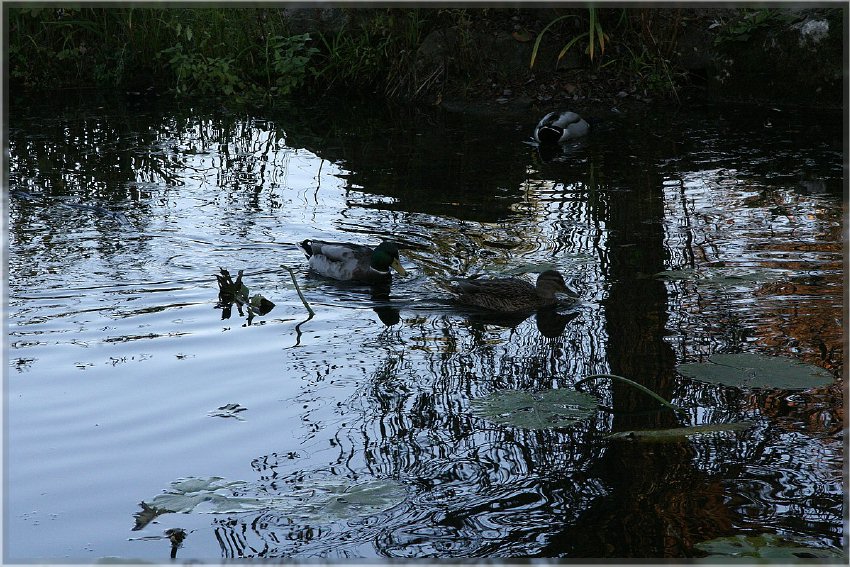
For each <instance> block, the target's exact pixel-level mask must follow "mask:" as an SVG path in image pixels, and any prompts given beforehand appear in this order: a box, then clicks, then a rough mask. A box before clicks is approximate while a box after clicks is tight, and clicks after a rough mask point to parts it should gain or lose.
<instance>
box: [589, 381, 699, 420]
mask: <svg viewBox="0 0 850 567" xmlns="http://www.w3.org/2000/svg"><path fill="white" fill-rule="evenodd" d="M596 378H610V379H611V380H619V381H620V382H623V383H625V384H628V385H630V386H632V387H634V388H636V389H638V390H640V391H641V392H643V393H644V394H646V395H647V396H649V397H651V398H653V399H655V400H656V401H658V403H660V404H661V405H662V406H664V407H666V408H668V409H670V410H672V411H673V412H675V413H676V414H679V415H685V410H683V409H682V408H680V407H679V406H676V405H673V404H671V403H670V402H668V401H667V400H665V399H664V398H662V397H661V396H659V395H658V394H656V393H655V392H653V391H652V390H650V389H649V388H647V387H646V386H644V385H642V384H638V383H637V382H635V381H634V380H629V379H628V378H623V377H622V376H617V375H616V374H591V375H590V376H585V377H584V378H582V379H581V380H579V381H578V382H576V385H575V388H576V390H578V389H579V386H580V385H581V384H584V383H585V382H589V381H590V380H593V379H596Z"/></svg>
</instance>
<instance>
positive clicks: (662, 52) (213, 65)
mask: <svg viewBox="0 0 850 567" xmlns="http://www.w3.org/2000/svg"><path fill="white" fill-rule="evenodd" d="M301 11H302V12H311V13H312V12H331V13H332V14H331V15H330V16H328V17H327V18H326V19H325V20H322V19H321V18H315V21H314V19H311V18H310V17H308V16H309V14H307V15H305V14H303V13H302V14H301V15H300V16H299V15H298V14H297V12H298V9H296V8H292V7H277V6H275V7H272V6H270V5H258V6H251V7H221V6H213V7H199V8H195V7H192V8H183V7H180V8H172V7H166V8H163V7H159V6H156V7H154V6H153V5H147V6H144V5H142V6H140V5H132V4H128V5H116V6H90V7H81V6H78V7H71V6H66V7H58V8H57V7H53V6H49V7H48V6H44V5H37V4H33V5H28V6H18V7H10V8H8V10H7V25H8V36H7V37H8V38H9V50H8V56H9V59H8V62H9V63H8V70H9V79H10V86H12V87H13V88H55V87H61V88H65V87H93V86H94V87H101V88H104V87H105V88H120V89H125V90H128V91H131V92H143V91H145V90H148V89H153V88H156V89H157V90H158V91H163V92H170V93H176V94H200V95H220V96H227V97H232V98H233V99H236V100H244V101H256V100H262V99H266V98H268V97H279V96H288V95H292V94H293V93H297V92H302V91H304V90H309V91H313V92H326V91H328V90H341V89H349V90H350V89H355V90H360V91H364V92H379V93H382V94H384V95H387V96H398V97H402V98H416V97H417V96H420V95H422V94H423V93H427V92H428V90H429V89H430V88H431V87H432V86H433V84H434V83H435V82H450V83H453V84H457V85H460V87H461V88H462V89H466V90H467V91H471V90H473V89H478V93H479V94H480V90H481V88H482V87H481V85H482V84H484V83H485V82H486V81H484V80H483V79H485V78H488V77H490V76H491V75H493V73H494V72H495V73H496V74H498V73H499V72H506V71H500V70H499V69H498V67H500V66H496V67H497V68H496V69H495V71H494V70H493V69H490V68H485V67H488V66H487V65H485V64H484V63H482V59H481V53H483V52H487V51H489V50H490V45H489V43H488V40H486V38H487V37H488V36H489V37H492V36H493V35H494V33H500V34H502V35H504V36H505V37H507V38H508V40H509V41H515V42H516V43H517V44H523V45H524V46H525V48H526V51H528V54H525V52H522V51H517V53H521V55H520V56H519V58H520V59H522V62H521V64H519V65H516V66H515V67H516V68H517V69H520V70H521V69H525V72H527V73H529V74H530V75H531V74H533V73H536V74H537V75H536V77H537V78H538V79H540V78H542V76H543V74H544V73H550V72H553V71H554V70H556V69H557V68H558V66H559V65H560V66H561V68H563V67H564V64H565V63H567V62H568V61H567V60H569V65H570V66H572V67H574V68H575V67H578V68H581V69H584V70H587V71H590V72H593V73H599V72H602V73H604V74H605V75H606V77H609V76H613V77H614V79H612V80H619V81H620V82H623V80H620V79H618V77H627V80H626V82H628V83H630V84H635V83H640V85H639V86H640V89H641V91H642V92H645V93H646V94H647V96H650V95H661V96H665V97H667V98H677V92H678V89H679V88H680V86H681V85H682V84H683V83H686V82H687V81H689V80H691V79H692V77H691V76H689V73H688V72H687V70H685V69H684V68H682V67H681V66H680V65H679V64H678V59H677V53H679V52H678V51H677V50H678V49H679V47H680V46H679V40H680V38H681V37H682V36H683V35H684V34H685V33H686V32H687V31H688V18H687V17H684V16H683V12H682V10H680V9H670V10H657V9H645V8H640V9H635V8H628V9H627V8H592V7H591V8H578V7H577V8H556V9H546V10H544V9H517V8H483V9H478V8H475V9H473V8H445V7H439V8H438V7H425V8H423V7H419V8H406V7H405V8H401V7H398V8H377V7H375V8H371V7H370V8H362V7H361V8H351V7H338V8H328V9H317V8H304V9H302V10H301ZM738 12H740V18H739V19H735V18H730V19H728V21H723V22H720V23H718V26H720V30H719V31H720V32H722V33H725V35H720V36H718V37H719V38H720V40H726V41H728V40H729V38H733V39H735V40H736V41H740V40H743V39H745V38H747V37H749V35H748V34H745V32H747V31H749V30H750V28H753V27H755V28H763V27H764V26H768V25H770V23H771V22H774V21H776V22H780V21H784V20H782V19H781V18H777V17H776V16H775V15H774V13H773V12H765V11H764V10H763V11H762V12H764V13H765V14H767V16H771V17H767V16H763V17H757V19H756V20H754V19H753V18H752V17H751V16H752V15H753V14H747V12H748V10H747V9H741V10H739V11H735V10H730V13H738ZM749 12H752V10H749ZM755 15H756V16H759V12H758V11H756V13H755ZM329 20H332V21H330V23H329ZM305 22H307V23H305ZM721 23H722V25H721ZM742 26H749V27H746V28H744V27H742ZM691 27H693V25H692V26H691ZM727 28H728V29H727ZM446 30H448V31H450V32H451V37H452V38H453V39H452V41H453V42H454V43H456V44H457V45H455V46H454V47H456V49H453V50H452V53H451V55H450V56H449V57H444V56H443V55H439V57H440V58H441V60H440V61H439V62H438V63H439V64H436V63H435V62H434V61H431V60H428V58H427V45H430V44H431V43H433V41H428V39H429V36H431V37H432V38H433V34H435V33H437V32H441V31H446ZM724 30H725V31H724ZM742 30H743V31H742ZM688 33H689V32H688ZM509 34H510V35H509ZM511 36H512V37H513V39H510V37H511ZM532 42H533V43H532ZM532 46H533V49H532ZM547 46H548V49H549V50H550V51H552V53H551V54H549V53H548V52H547V49H546V48H547ZM423 53H425V54H426V57H424V60H423ZM505 53H506V54H508V55H503V54H502V53H501V52H499V54H498V55H496V56H497V57H500V58H505V59H508V58H510V56H511V54H512V52H511V50H510V49H508V50H506V51H505ZM555 53H557V56H555V55H554V54H555ZM491 55H492V54H491ZM529 55H530V56H529ZM505 66H508V63H507V61H505ZM532 71H533V73H532ZM511 72H515V71H513V70H512V71H511ZM606 80H607V79H606ZM473 83H475V84H473Z"/></svg>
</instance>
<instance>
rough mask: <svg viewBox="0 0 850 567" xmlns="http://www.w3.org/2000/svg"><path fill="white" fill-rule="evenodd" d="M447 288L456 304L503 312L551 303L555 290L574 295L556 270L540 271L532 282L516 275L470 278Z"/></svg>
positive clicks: (544, 305) (554, 300)
mask: <svg viewBox="0 0 850 567" xmlns="http://www.w3.org/2000/svg"><path fill="white" fill-rule="evenodd" d="M450 291H451V292H452V293H453V294H454V295H455V298H456V299H457V301H458V302H459V303H462V304H465V305H473V306H476V307H483V308H485V309H491V310H493V311H500V312H503V313H516V312H520V311H533V310H535V309H539V308H541V307H548V306H551V305H555V303H556V302H557V297H556V296H555V294H557V293H565V294H567V295H569V296H570V297H571V298H572V299H577V298H578V295H577V294H576V293H575V292H574V291H572V290H571V289H570V288H568V287H567V284H566V282H565V281H564V276H562V275H561V273H560V272H558V271H557V270H546V271H545V272H543V273H541V274H540V275H539V276H537V284H536V285H532V284H530V283H529V282H527V281H525V280H523V279H520V278H479V277H472V278H466V279H462V280H457V281H455V282H453V286H452V287H451V289H450Z"/></svg>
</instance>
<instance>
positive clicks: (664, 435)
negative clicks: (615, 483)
mask: <svg viewBox="0 0 850 567" xmlns="http://www.w3.org/2000/svg"><path fill="white" fill-rule="evenodd" d="M752 425H753V423H752V422H751V421H737V422H734V423H707V424H703V425H693V426H691V427H673V428H670V429H643V430H638V431H619V432H617V433H612V434H611V435H609V436H608V439H630V440H634V441H648V442H665V441H678V440H680V439H682V438H683V437H690V436H691V435H703V434H706V433H717V432H720V431H743V430H745V429H749V428H750V427H752Z"/></svg>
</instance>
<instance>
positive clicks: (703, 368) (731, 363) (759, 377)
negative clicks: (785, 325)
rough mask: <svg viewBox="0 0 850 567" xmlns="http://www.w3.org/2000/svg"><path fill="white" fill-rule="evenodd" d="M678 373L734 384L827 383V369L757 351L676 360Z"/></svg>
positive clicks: (793, 386) (799, 386)
mask: <svg viewBox="0 0 850 567" xmlns="http://www.w3.org/2000/svg"><path fill="white" fill-rule="evenodd" d="M676 370H677V371H678V372H679V374H681V375H682V376H686V377H688V378H692V379H694V380H699V381H700V382H708V383H710V384H722V385H724V386H735V387H737V388H744V389H750V388H777V389H782V390H805V389H808V388H814V387H816V386H823V385H826V384H830V383H832V381H833V378H832V374H830V373H829V371H827V370H825V369H823V368H821V367H819V366H813V365H811V364H805V363H802V362H800V361H797V360H794V359H792V358H784V357H779V356H764V355H761V354H746V353H744V354H713V355H711V356H710V357H709V359H708V362H705V363H691V364H680V365H679V366H677V367H676Z"/></svg>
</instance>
